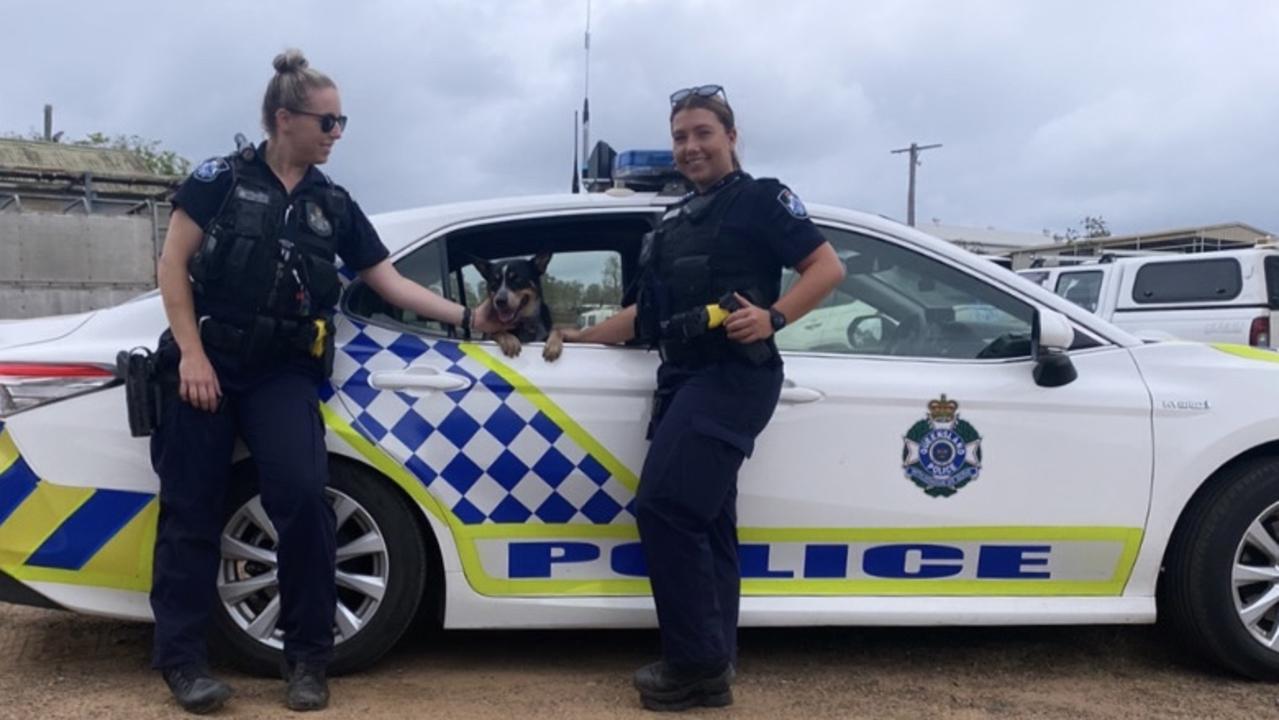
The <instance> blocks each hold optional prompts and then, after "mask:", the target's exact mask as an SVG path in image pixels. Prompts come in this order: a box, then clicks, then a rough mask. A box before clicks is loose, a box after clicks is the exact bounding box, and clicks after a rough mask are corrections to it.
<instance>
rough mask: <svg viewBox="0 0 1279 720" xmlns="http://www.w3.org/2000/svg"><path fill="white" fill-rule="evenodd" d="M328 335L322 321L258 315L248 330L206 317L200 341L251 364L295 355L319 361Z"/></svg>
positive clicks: (328, 325) (201, 319)
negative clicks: (307, 356)
mask: <svg viewBox="0 0 1279 720" xmlns="http://www.w3.org/2000/svg"><path fill="white" fill-rule="evenodd" d="M331 333H332V329H331V325H330V324H329V323H328V321H327V320H324V319H323V318H315V319H310V320H289V319H284V318H273V317H269V316H265V315H259V316H257V317H255V318H253V320H252V322H251V323H250V324H249V326H248V327H241V326H238V325H233V324H231V323H226V322H222V321H221V320H217V319H215V318H212V317H207V316H206V317H203V318H200V340H201V341H202V342H203V343H204V344H205V345H207V346H208V347H210V348H213V349H215V350H220V351H222V352H226V353H230V354H233V355H238V356H239V357H241V358H243V359H245V360H253V361H261V360H269V359H278V358H283V357H287V356H289V355H291V354H295V353H296V354H302V355H309V356H311V357H316V358H319V357H321V355H322V354H323V352H324V347H323V346H324V341H325V339H326V336H327V335H329V334H331ZM317 347H318V348H319V349H320V351H319V352H318V353H317V352H316V348H317Z"/></svg>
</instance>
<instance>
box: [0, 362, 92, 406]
mask: <svg viewBox="0 0 1279 720" xmlns="http://www.w3.org/2000/svg"><path fill="white" fill-rule="evenodd" d="M114 381H115V373H113V372H111V371H110V370H108V369H106V368H103V367H101V366H98V365H87V364H81V363H7V362H0V418H3V417H8V416H9V415H12V414H14V413H17V412H21V411H23V410H30V409H31V408H33V407H38V406H40V405H44V404H45V403H50V402H53V401H55V400H62V399H64V398H68V397H72V396H75V395H81V394H83V393H86V392H91V391H93V390H97V389H99V388H103V387H106V386H107V385H110V384H111V383H113V382H114Z"/></svg>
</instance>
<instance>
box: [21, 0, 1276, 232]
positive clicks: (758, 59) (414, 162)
mask: <svg viewBox="0 0 1279 720" xmlns="http://www.w3.org/2000/svg"><path fill="white" fill-rule="evenodd" d="M0 10H2V11H3V14H2V15H0V17H3V23H4V32H3V37H4V55H5V57H6V58H7V63H6V65H7V67H8V68H9V72H7V73H5V78H4V80H3V81H0V132H27V131H32V130H37V129H40V128H41V127H42V107H43V106H44V104H45V103H51V104H53V106H54V108H55V112H54V125H55V130H61V131H64V132H65V133H66V135H67V137H70V138H77V137H82V136H83V135H85V134H86V133H89V132H105V133H108V134H113V135H114V134H137V135H141V136H144V137H147V138H154V139H157V140H161V141H162V142H163V145H164V146H165V147H167V148H170V149H173V150H176V151H178V152H179V153H181V154H182V155H184V156H186V157H188V158H190V159H191V160H193V161H197V162H198V161H199V160H200V159H202V158H204V157H208V156H210V155H214V154H224V153H226V152H229V151H230V149H231V146H232V140H231V138H232V136H233V135H234V134H235V133H236V132H244V133H246V134H248V135H250V137H256V136H258V135H260V134H261V130H260V128H259V121H258V113H259V107H260V103H261V97H262V92H263V90H264V88H265V86H266V82H267V80H268V79H269V78H270V76H271V73H272V69H271V59H272V57H273V56H274V55H275V54H276V53H277V52H279V51H281V50H282V49H284V48H286V47H299V48H301V49H302V50H303V51H304V52H305V53H306V55H307V57H308V58H309V59H310V60H311V64H312V66H313V67H316V68H317V69H320V70H322V71H324V72H326V73H328V74H329V75H330V76H332V77H333V78H334V80H335V81H336V82H337V83H338V85H339V87H340V89H341V91H342V98H343V106H344V111H345V112H346V114H348V115H349V116H350V117H351V123H350V126H349V127H348V129H347V132H346V135H345V137H344V138H343V140H342V142H341V143H339V145H338V147H337V149H336V150H335V152H334V155H333V158H332V160H331V161H330V163H329V164H328V165H327V166H326V168H325V169H326V171H328V172H329V173H330V174H331V175H332V176H333V177H334V179H335V180H336V181H337V182H339V183H342V184H343V185H345V186H346V187H347V188H348V189H350V190H351V192H352V193H353V194H354V196H355V197H356V199H357V200H358V201H360V203H361V205H363V206H364V207H365V209H366V210H368V211H369V212H379V211H386V210H396V209H401V208H406V207H412V206H417V205H424V204H431V203H438V202H447V201H454V200H470V199H479V198H486V197H494V196H501V195H510V194H533V193H547V192H560V191H566V190H567V189H568V184H569V179H570V173H571V166H572V147H573V126H572V123H573V111H574V110H575V109H578V108H580V107H581V104H582V93H583V85H584V70H585V63H584V59H583V51H582V48H583V33H584V30H585V25H586V0H527V1H524V0H510V1H506V0H470V1H464V0H416V1H413V2H409V1H405V2H378V1H370V0H345V1H343V2H328V1H327V0H325V1H320V0H312V1H311V2H298V1H288V2H283V1H273V2H206V3H194V2H172V1H171V0H170V1H168V2H144V1H141V0H114V1H113V2H109V3H104V2H83V3H76V2H54V1H51V0H46V1H43V2H39V3H33V2H29V1H27V0H0ZM591 13H592V16H591V45H592V55H591V67H590V98H591V135H592V138H593V139H604V140H607V141H608V142H609V143H610V144H612V145H613V146H614V147H615V148H617V149H619V150H622V149H627V148H649V147H658V148H661V147H669V131H668V125H667V111H668V107H669V105H668V101H667V96H668V95H669V93H670V92H671V91H672V90H674V89H677V88H680V87H685V86H688V85H693V84H702V83H720V84H722V85H724V86H725V87H726V88H727V90H728V97H729V100H730V101H731V103H732V105H733V107H734V109H735V110H736V112H737V115H738V124H739V132H740V145H739V150H740V152H741V155H742V159H743V164H744V165H745V167H746V169H747V170H748V171H750V172H752V173H753V174H755V175H756V176H776V177H780V178H781V179H782V180H783V181H784V182H786V183H788V184H789V185H791V186H792V187H793V188H794V189H795V190H796V191H797V192H798V193H799V194H800V195H801V196H802V197H803V198H804V199H806V200H808V201H810V202H823V203H830V204H835V205H842V206H847V207H854V208H857V209H862V210H868V211H872V212H877V213H881V214H884V215H888V216H891V217H895V218H904V217H905V198H906V178H907V166H906V164H907V163H906V160H905V157H904V156H903V155H891V154H890V153H889V151H890V150H891V149H894V148H898V147H903V146H905V145H908V144H910V142H912V141H916V142H919V143H921V144H924V143H943V144H944V147H942V148H940V149H938V150H933V151H930V152H928V153H926V154H924V156H923V166H922V167H921V168H920V169H919V189H918V200H917V203H918V204H917V215H918V219H919V221H920V224H921V225H922V224H924V223H926V222H929V221H930V220H931V219H932V218H939V219H940V220H941V221H942V222H944V223H948V224H956V225H973V226H979V227H986V226H993V227H997V228H1000V229H1007V230H1024V231H1031V232H1038V231H1040V230H1041V229H1044V228H1050V229H1053V230H1058V231H1059V230H1061V229H1063V228H1065V227H1066V226H1070V225H1078V224H1079V222H1080V220H1081V219H1082V218H1083V217H1084V216H1085V215H1101V216H1103V217H1104V218H1105V219H1106V220H1107V222H1108V223H1109V225H1110V227H1111V229H1112V231H1114V232H1116V233H1122V232H1136V231H1144V230H1154V229H1160V228H1171V227H1182V226H1187V225H1200V224H1212V223H1218V222H1226V221H1241V222H1245V223H1249V224H1252V225H1255V226H1258V227H1260V228H1262V229H1264V230H1267V231H1273V232H1279V193H1277V192H1276V191H1277V190H1279V182H1276V171H1275V167H1276V163H1275V161H1276V158H1277V157H1279V133H1277V132H1276V123H1277V120H1279V92H1277V90H1279V49H1277V48H1276V45H1277V44H1279V43H1277V42H1276V38H1279V2H1276V1H1274V0H1256V1H1245V0H1230V1H1229V2H1221V3H1213V2H1208V1H1207V0H1204V1H1203V2H1180V1H1177V0H1151V1H1149V2H1147V1H1144V0H1143V1H1140V2H1138V1H1133V0H1124V1H1122V2H1115V1H1109V2H1107V1H1096V2H1094V1H1088V0H1083V1H1081V0H1073V1H1062V2H1056V1H1052V2H1048V1H1035V0H1023V1H1020V2H1013V1H1011V0H1009V1H998V0H990V1H984V0H982V1H979V0H953V1H950V2H945V1H942V0H936V1H933V2H924V1H918V2H910V1H907V0H885V1H883V2H861V1H854V0H846V1H839V0H831V1H829V2H828V1H820V0H793V2H791V3H782V2H777V1H776V0H704V1H699V0H683V1H682V2H681V1H673V0H592V6H591Z"/></svg>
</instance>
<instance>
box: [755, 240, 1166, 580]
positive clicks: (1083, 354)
mask: <svg viewBox="0 0 1279 720" xmlns="http://www.w3.org/2000/svg"><path fill="white" fill-rule="evenodd" d="M823 232H824V233H825V234H826V236H827V237H828V238H829V239H830V241H831V242H832V244H833V245H834V246H835V248H836V250H837V252H838V254H839V255H840V257H841V258H843V259H844V261H845V265H846V268H847V277H846V278H845V280H844V282H843V283H842V285H841V286H840V288H839V289H838V290H837V291H836V292H835V293H833V294H832V295H831V297H829V298H828V299H827V302H826V304H825V305H824V306H823V307H821V308H819V309H817V310H815V311H813V313H811V314H810V315H809V316H807V317H806V318H803V319H801V320H799V321H798V322H797V323H795V324H794V325H793V326H792V327H789V328H786V329H784V330H783V331H782V332H781V333H780V334H779V336H778V342H779V346H780V347H781V348H782V349H783V350H784V356H785V367H786V385H785V387H784V389H783V391H782V401H781V403H780V405H779V407H778V409H777V412H776V414H775V416H774V418H773V420H772V422H771V424H770V425H769V426H768V428H767V429H766V430H765V432H764V434H763V435H762V436H761V438H760V441H759V443H758V446H757V450H756V453H755V457H754V458H753V459H752V460H750V461H749V462H748V463H747V464H746V466H745V469H744V471H743V475H742V479H741V483H740V489H739V493H740V495H739V497H740V500H739V515H740V527H741V538H742V543H743V548H742V550H743V552H742V558H743V576H744V578H746V581H745V585H744V588H745V590H746V591H747V592H748V593H753V594H772V593H785V594H796V593H801V594H892V595H900V594H908V595H914V594H924V595H934V594H940V595H953V594H992V595H1007V594H1017V595H1022V594H1044V595H1052V594H1060V595H1095V594H1113V595H1117V594H1120V593H1122V591H1123V588H1124V583H1125V581H1126V578H1127V575H1128V572H1129V569H1130V567H1131V564H1132V561H1133V558H1134V557H1135V553H1136V550H1137V546H1138V543H1139V541H1140V537H1141V528H1142V527H1143V524H1144V519H1145V514H1146V509H1147V505H1148V498H1149V492H1150V482H1151V470H1152V468H1151V463H1152V460H1151V452H1152V451H1151V432H1150V412H1151V410H1150V399H1149V396H1148V393H1147V391H1146V388H1145V385H1144V384H1143V381H1142V379H1141V377H1140V375H1139V373H1138V371H1137V368H1136V366H1135V364H1134V362H1133V360H1132V358H1131V357H1130V355H1129V353H1128V352H1127V351H1126V350H1125V349H1123V348H1121V347H1117V346H1113V345H1110V344H1108V343H1105V342H1102V341H1100V340H1098V339H1096V338H1093V337H1091V336H1090V335H1087V334H1086V333H1079V334H1078V335H1077V337H1076V343H1075V346H1074V348H1073V349H1071V350H1070V351H1069V352H1068V357H1069V359H1070V362H1071V363H1073V365H1074V367H1075V368H1076V370H1077V372H1078V377H1077V379H1075V380H1074V381H1073V382H1070V383H1069V384H1066V385H1064V386H1061V387H1041V386H1039V385H1037V384H1036V382H1035V379H1034V377H1033V370H1034V366H1035V361H1034V360H1033V359H1032V357H1031V347H1030V343H1029V338H1030V335H1031V331H1032V324H1033V322H1034V318H1035V307H1034V305H1033V304H1032V302H1031V301H1029V300H1028V299H1026V298H1025V297H1021V296H1019V295H1018V294H1017V293H1016V292H1015V291H1010V290H1008V289H1006V288H1003V287H997V286H995V285H994V284H992V283H991V282H990V281H989V280H987V279H985V277H984V276H982V275H980V274H976V273H970V272H968V271H966V270H965V269H964V268H963V267H962V264H958V263H955V262H954V261H952V260H949V259H946V258H944V257H941V256H938V255H931V254H930V253H929V252H928V251H927V250H925V249H921V248H917V247H912V246H907V245H906V244H904V243H902V242H901V241H898V240H895V239H894V238H891V237H888V236H884V235H876V234H872V233H870V232H866V231H860V230H857V229H854V228H850V227H836V226H826V227H823ZM823 323H825V324H829V325H834V326H835V327H829V328H825V329H819V328H816V327H813V325H814V324H823ZM831 338H842V339H841V340H840V341H839V342H832V341H831ZM815 343H817V344H815Z"/></svg>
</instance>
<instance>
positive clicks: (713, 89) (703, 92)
mask: <svg viewBox="0 0 1279 720" xmlns="http://www.w3.org/2000/svg"><path fill="white" fill-rule="evenodd" d="M694 95H696V96H698V97H707V98H708V97H715V96H716V95H718V96H720V97H721V98H723V99H724V103H725V104H727V103H728V93H726V92H724V86H723V85H697V86H695V87H689V88H684V89H683V90H676V91H675V92H673V93H671V106H672V107H674V106H676V105H678V104H680V102H682V101H684V100H686V99H688V98H690V97H692V96H694Z"/></svg>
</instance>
